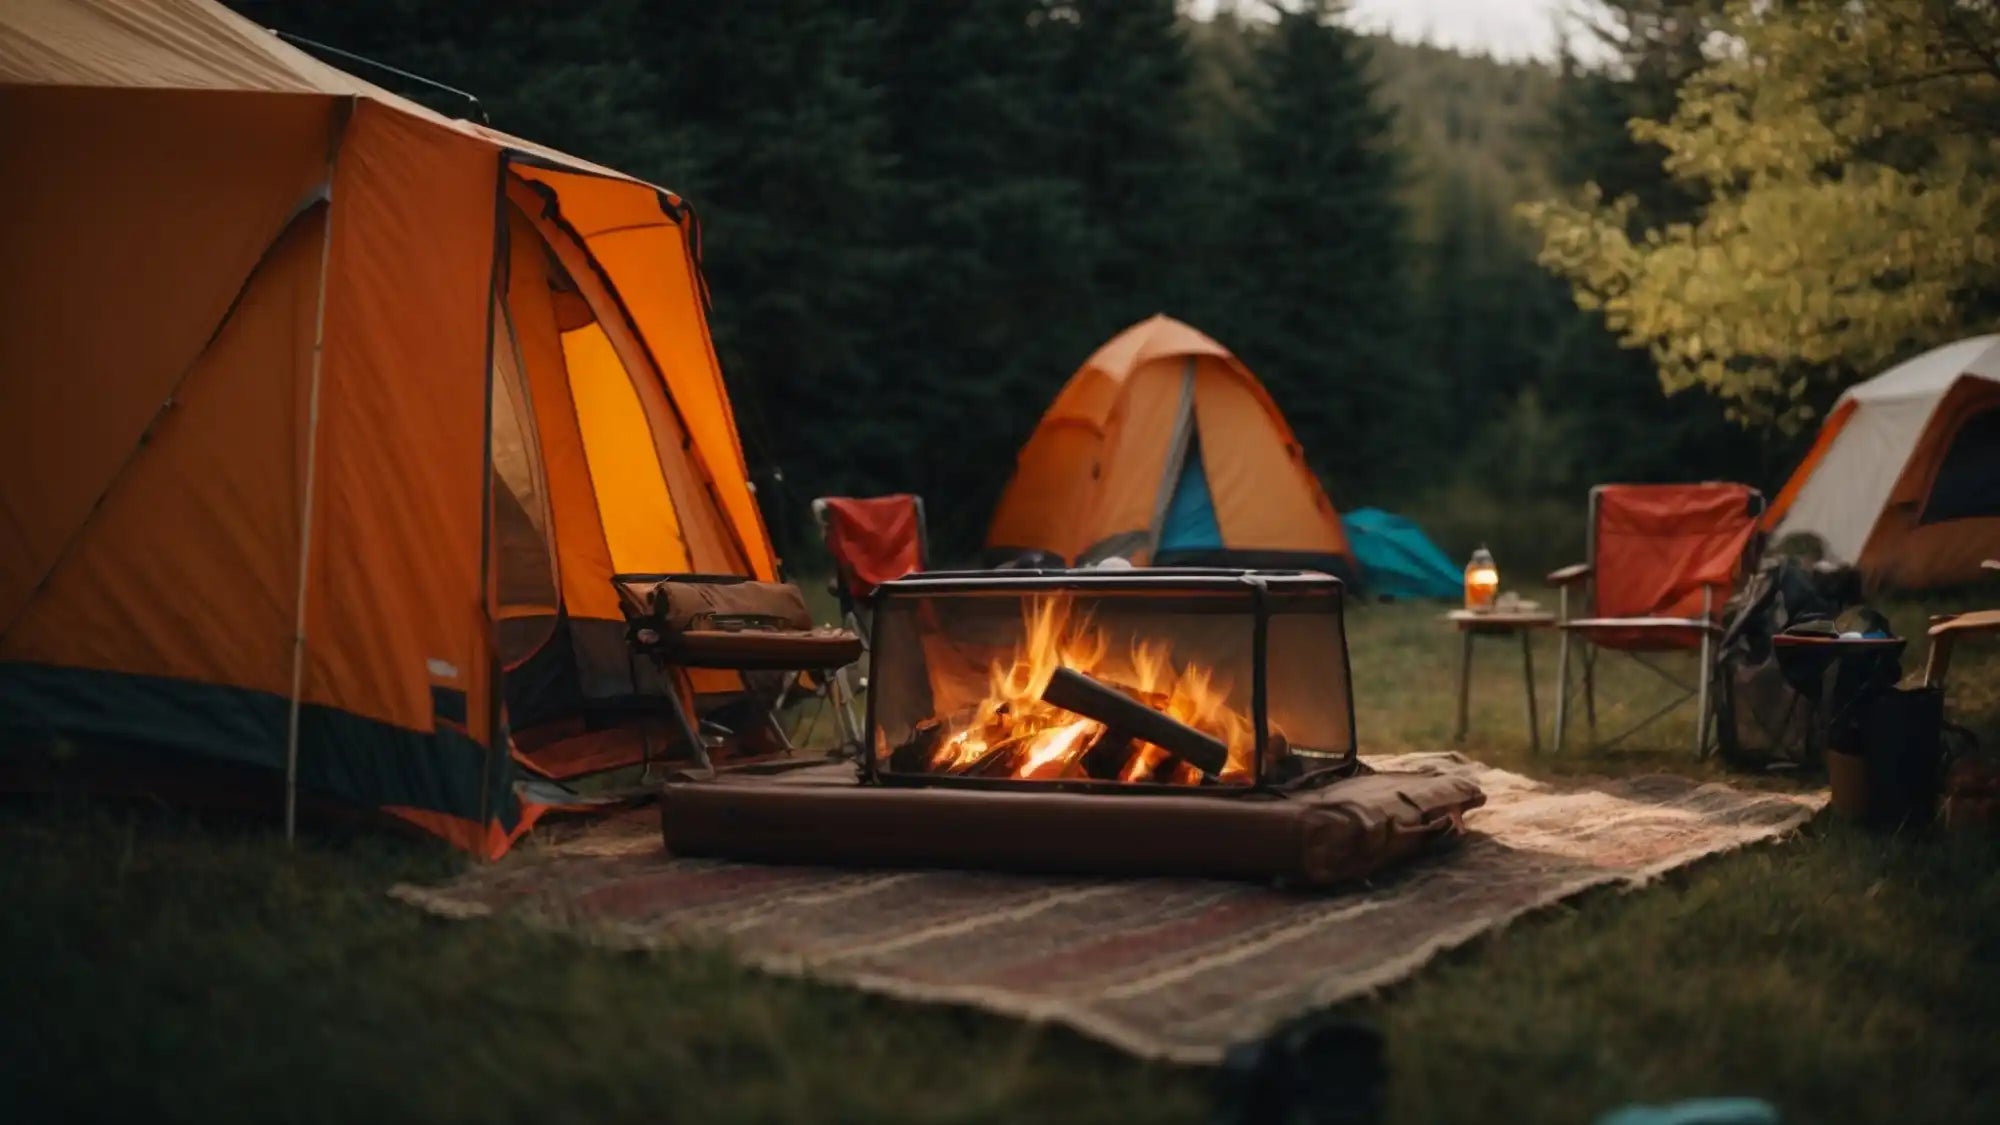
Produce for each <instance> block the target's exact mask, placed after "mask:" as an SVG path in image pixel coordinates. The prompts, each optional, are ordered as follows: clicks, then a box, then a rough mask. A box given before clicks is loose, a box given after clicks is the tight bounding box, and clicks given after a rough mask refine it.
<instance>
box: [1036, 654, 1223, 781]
mask: <svg viewBox="0 0 2000 1125" xmlns="http://www.w3.org/2000/svg"><path fill="white" fill-rule="evenodd" d="M1042 702H1044V703H1047V704H1048V705H1049V706H1051V707H1060V708H1062V709H1063V710H1065V711H1068V712H1070V713H1072V714H1075V715H1081V716H1082V717H1084V718H1086V719H1096V720H1097V721H1098V722H1100V723H1103V724H1104V725H1105V726H1106V727H1108V728H1110V729H1112V730H1119V731H1126V732H1129V734H1130V736H1131V737H1132V738H1135V739H1139V740H1142V741H1145V742H1150V743H1152V744H1153V745H1155V746H1157V747H1159V748H1160V749H1162V750H1165V751H1166V752H1167V753H1169V754H1171V755H1173V756H1174V757H1175V758H1178V759H1179V760H1181V761H1184V762H1187V763H1188V764H1189V765H1191V766H1193V767H1194V768H1195V769H1197V770H1200V771H1201V772H1202V773H1204V774H1208V775H1209V776H1211V777H1213V776H1215V775H1217V774H1220V773H1221V772H1222V768H1223V767H1224V766H1226V765H1228V764H1229V747H1228V745H1226V744H1225V743H1223V742H1222V741H1221V740H1220V739H1217V738H1214V737H1211V736H1210V735H1207V734H1204V733H1202V732H1201V731H1199V730H1196V729H1195V728H1193V727H1191V726H1188V725H1187V724H1186V723H1183V722H1181V721H1179V720H1178V719H1175V718H1173V717H1172V716H1171V715H1164V714H1161V713H1160V712H1159V711H1156V710H1154V709H1153V708H1151V707H1148V706H1146V705H1145V704H1144V703H1141V702H1140V701H1138V700H1136V699H1134V698H1132V697H1131V696H1130V695H1127V694H1126V693H1125V692H1123V691H1120V690H1118V689H1117V688H1115V687H1112V686H1111V685H1110V684H1107V683H1104V682H1102V681H1100V680H1097V679H1093V678H1092V677H1090V676H1086V675H1084V674H1083V673H1082V672H1079V671H1076V670H1075V669H1073V668H1067V667H1065V668H1058V669H1056V670H1055V674H1054V675H1052V676H1050V677H1049V686H1048V687H1046V688H1044V689H1042Z"/></svg>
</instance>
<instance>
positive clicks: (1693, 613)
mask: <svg viewBox="0 0 2000 1125" xmlns="http://www.w3.org/2000/svg"><path fill="white" fill-rule="evenodd" d="M1763 512H1764V494H1763V493H1761V492H1759V491H1757V490H1756V489H1754V488H1751V487H1749V486H1747V485H1741V484H1729V483H1725V482H1709V483H1704V484H1606V485H1599V486H1598V487H1596V488H1593V489H1591V490H1590V530H1589V540H1588V543H1587V555H1586V557H1587V558H1588V559H1589V561H1588V562H1585V563H1582V564H1579V565H1577V566H1569V567H1564V568H1563V569H1561V570H1558V571H1556V572H1555V573H1553V574H1551V575H1549V578H1548V580H1549V584H1550V585H1553V586H1555V587H1557V588H1558V589H1560V590H1561V592H1562V600H1561V606H1560V611H1559V613H1558V617H1557V622H1556V628H1557V629H1559V630H1560V631H1561V638H1562V640H1561V648H1560V655H1559V656H1558V657H1557V659H1556V663H1557V666H1558V668H1559V669H1560V670H1559V672H1558V673H1557V692H1556V737H1555V747H1556V749H1557V750H1558V751H1560V750H1561V749H1562V744H1563V731H1564V728H1565V727H1566V726H1567V725H1568V720H1569V697H1570V680H1569V653H1570V648H1571V647H1572V644H1573V643H1574V644H1578V645H1581V646H1582V648H1583V652H1582V658H1583V699H1584V707H1585V709H1586V711H1587V713H1588V715H1589V719H1590V728H1591V735H1592V737H1593V738H1594V737H1595V736H1596V733H1597V683H1596V679H1597V677H1596V665H1597V653H1598V651H1599V650H1602V649H1608V650H1611V651H1615V652H1623V653H1625V654H1626V655H1628V656H1631V657H1632V658H1633V659H1634V660H1636V661H1638V662H1639V663H1640V664H1642V665H1644V666H1645V667H1647V668H1649V669H1651V670H1652V671H1653V672H1654V673H1655V674H1657V675H1658V676H1660V677H1661V678H1662V679H1664V680H1666V681H1667V682H1668V683H1671V684H1673V685H1674V686H1675V687H1678V688H1680V689H1681V691H1682V694H1681V695H1679V696H1676V697H1675V698H1674V699H1673V701H1672V702H1670V703H1668V704H1667V705H1666V706H1664V707H1661V708H1660V709H1659V710H1657V711H1655V712H1653V713H1652V714H1651V715H1648V716H1647V717H1646V718H1644V719H1641V720H1640V721H1639V722H1638V723H1637V724H1635V725H1634V726H1632V727H1631V728H1630V729H1628V730H1626V731H1624V732H1623V733H1621V734H1619V735H1617V736H1616V737H1614V738H1612V739H1610V740H1608V741H1607V742H1604V743H1602V744H1600V745H1605V746H1608V745H1610V744H1611V743H1613V742H1617V741H1619V740H1621V739H1624V738H1626V737H1628V736H1629V735H1632V734H1634V733H1636V732H1637V731H1639V730H1640V729H1641V728H1643V727H1645V726H1647V725H1648V724H1650V723H1652V722H1653V721H1654V720H1656V719H1659V718H1662V717H1663V716H1665V715H1666V714H1667V713H1668V712H1669V711H1672V710H1673V709H1674V708H1675V707H1678V706H1680V705H1681V704H1682V703H1685V702H1686V701H1687V700H1689V699H1690V698H1692V699H1695V700H1696V701H1697V702H1696V707H1697V710H1698V711H1699V713H1700V718H1699V721H1698V728H1697V733H1696V736H1695V747H1696V750H1697V752H1698V753H1700V754H1702V755H1704V756H1706V755H1707V753H1708V737H1709V725H1710V724H1709V714H1708V708H1709V698H1710V690H1709V689H1710V687H1711V685H1712V683H1713V680H1714V675H1715V656H1716V643H1715V642H1716V639H1717V638H1718V637H1719V636H1720V634H1721V632H1722V621H1721V617H1722V609H1723V605H1724V603H1725V602H1727V601H1728V600H1729V595H1730V593H1731V592H1732V591H1733V590H1735V588H1736V586H1737V584H1738V583H1740V582H1741V581H1742V580H1743V578H1744V576H1745V575H1746V574H1747V573H1748V571H1749V568H1750V566H1752V565H1753V564H1754V563H1755V561H1756V558H1757V555H1758V554H1759V553H1760V548H1761V546H1762V544H1761V540H1760V535H1759V532H1758V526H1757V525H1758V520H1759V517H1760V516H1762V514H1763ZM1573 590H1574V591H1576V593H1577V595H1578V596H1577V598H1576V599H1575V600H1574V603H1573V601H1572V598H1571V592H1572V591H1573ZM1572 604H1575V605H1577V606H1578V608H1579V610H1580V614H1579V616H1577V617H1571V616H1570V607H1571V605H1572ZM1674 651H1697V652H1699V653H1700V660H1701V665H1700V669H1699V672H1698V676H1697V680H1696V683H1695V685H1694V686H1692V687H1690V686H1689V685H1688V684H1686V683H1684V682H1683V681H1681V680H1679V679H1677V678H1675V677H1674V676H1673V675H1672V674H1671V673H1669V672H1667V671H1666V670H1665V669H1663V668H1662V667H1660V666H1659V665H1658V664H1655V663H1653V662H1652V661H1651V660H1648V659H1647V654H1653V653H1662V652H1674Z"/></svg>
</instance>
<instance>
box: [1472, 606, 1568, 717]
mask: <svg viewBox="0 0 2000 1125" xmlns="http://www.w3.org/2000/svg"><path fill="white" fill-rule="evenodd" d="M1444 619H1445V620H1446V621H1449V622H1451V624H1452V625H1453V626H1455V627H1456V628H1457V629H1458V635H1459V654H1458V732H1457V733H1456V734H1454V735H1453V736H1452V737H1453V739H1454V740H1456V741H1459V742H1464V741H1465V732H1466V726H1467V711H1468V710H1469V709H1470V707H1471V702H1472V647H1473V646H1472V641H1473V638H1474V637H1515V636H1518V637H1520V638H1521V682H1522V686H1523V687H1524V688H1525V689H1526V691H1527V697H1528V745H1529V746H1531V747H1533V748H1534V749H1536V750H1540V749H1541V748H1542V734H1541V718H1540V716H1539V715H1537V714H1536V711H1535V647H1534V634H1535V632H1536V631H1537V630H1540V629H1553V628H1555V624H1556V618H1555V614H1552V613H1509V612H1503V611H1499V610H1494V611H1490V612H1480V611H1476V610H1469V609H1455V610H1452V611H1451V612H1450V613H1447V614H1445V615H1444Z"/></svg>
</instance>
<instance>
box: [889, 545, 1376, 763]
mask: <svg viewBox="0 0 2000 1125" xmlns="http://www.w3.org/2000/svg"><path fill="white" fill-rule="evenodd" d="M1347 671H1348V670H1347V647H1346V638H1345V633H1344V630H1343V627H1342V619H1341V584H1340V582H1339V581H1338V580H1337V579H1334V578H1331V577H1328V576H1325V575H1319V574H1304V573H1294V572H1255V571H1252V572H1244V571H1215V570H1172V569H1159V570H1141V571H1057V572H1012V573H1009V572H968V573H933V574H926V575H919V576H913V577H910V578H905V579H901V580H899V581H896V582H891V583H888V584H886V585H884V586H883V587H882V588H881V591H880V597H879V600H878V602H877V604H876V616H875V645H874V654H873V669H872V673H871V683H870V692H869V714H870V740H871V745H872V747H873V751H872V754H871V755H870V759H869V762H868V764H867V769H868V772H869V774H870V776H871V777H872V778H873V779H875V780H880V781H887V782H904V783H911V782H925V783H954V782H956V783H977V784H1012V783H1029V784H1032V783H1059V784H1067V785H1071V786H1098V785H1102V786H1218V787H1239V788H1240V787H1248V786H1253V785H1260V784H1262V785H1277V784H1285V783H1288V782H1291V781H1295V780H1297V779H1299V778H1301V777H1303V776H1306V775H1309V774H1316V773H1318V772H1320V771H1324V770H1328V769H1336V768H1344V767H1347V766H1350V765H1351V764H1352V763H1353V761H1354V725H1353V708H1352V705H1351V704H1352V700H1351V696H1350V691H1349V685H1348V675H1347Z"/></svg>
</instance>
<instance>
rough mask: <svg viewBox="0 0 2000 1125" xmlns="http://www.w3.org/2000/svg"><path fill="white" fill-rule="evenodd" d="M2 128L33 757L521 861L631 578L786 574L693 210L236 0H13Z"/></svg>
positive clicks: (23, 713) (14, 560) (5, 354)
mask: <svg viewBox="0 0 2000 1125" xmlns="http://www.w3.org/2000/svg"><path fill="white" fill-rule="evenodd" d="M0 136H4V137H5V138H6V142H5V144H4V145H0V183H5V184H6V197H7V205H6V212H7V218H6V221H5V223H4V224H0V277H4V278H5V279H6V280H5V282H4V285H5V295H4V298H3V299H0V726H11V727H14V728H16V729H20V728H26V729H28V730H30V731H36V732H43V733H50V732H56V733H63V734H69V735H78V736H86V737H94V738H110V739H119V740H126V739H131V740H142V741H143V742H144V743H145V744H146V745H149V746H154V747H161V746H164V747H169V748H173V749H177V750H180V751H185V752H189V753H191V754H194V755H205V756H207V757H209V758H211V759H219V760H223V761H228V762H234V763H239V764H249V765H253V766H260V767H268V768H270V769H273V770H284V771H286V775H287V777H288V779H290V783H288V785H287V793H288V798H287V801H288V804H287V807H288V809H289V807H290V801H291V796H290V795H291V794H295V793H297V792H301V791H302V792H305V793H307V794H309V795H319V796H325V797H331V798H334V799H337V800H340V801H344V802H349V803H356V804H360V805H363V806H367V807H372V808H377V809H381V810H385V811H387V812H389V813H392V814H394V815H396V816H399V817H402V818H404V819H406V820H409V821H412V822H415V823H416V824H419V825H421V826H423V827H425V828H428V829H430V830H432V831H434V832H436V833H438V834H440V835H442V836H444V837H446V838H448V839H450V840H452V841H453V842H455V843H457V844H459V845H460V846H462V847H465V848H467V849H469V850H472V851H474V852H477V853H480V854H482V855H495V854H498V853H499V852H501V851H503V850H505V848H506V847H507V846H508V844H509V843H510V842H511V841H512V840H513V839H514V838H515V837H517V836H518V835H519V833H521V832H522V831H524V830H525V828H526V827H527V825H528V824H529V823H530V822H531V821H532V820H533V818H534V816H535V814H536V811H537V810H536V808H535V807H534V806H533V805H531V804H527V803H525V802H524V801H523V799H522V798H521V797H520V796H519V795H518V792H517V790H516V788H515V786H514V780H515V777H516V771H515V769H514V766H515V762H516V759H515V757H514V755H512V754H510V745H511V742H510V730H509V726H508V723H509V720H510V718H511V721H512V727H513V729H514V730H517V731H518V730H519V729H520V728H521V727H523V726H526V725H529V724H530V723H533V722H543V721H554V720H557V719H559V718H561V717H562V716H563V715H564V714H565V713H566V712H573V711H575V710H576V709H578V708H580V707H582V706H584V705H586V704H587V703H588V702H589V701H591V700H593V699H601V698H603V697H605V696H608V695H616V694H619V693H629V692H631V691H632V690H634V689H635V687H637V686H638V685H636V684H635V683H634V682H633V678H632V673H631V672H630V670H629V666H628V662H627V661H626V658H625V651H624V648H623V645H622V641H621V638H620V633H619V630H620V626H619V613H618V609H617V603H616V600H615V598H614V596H613V589H612V586H611V583H610V577H611V575H612V574H613V573H614V572H633V571H647V572H659V571H700V572H711V573H730V574H744V575H754V576H756V577H759V578H771V577H773V575H774V571H775V569H776V561H775V559H774V558H773V555H772V550H771V545H770V540H769V537H768V536H767V534H766V532H765V529H764V527H763V525H762V523H761V520H760V518H759V516H758V513H757V508H756V506H755V503H754V499H753V497H752V494H751V489H750V487H749V485H748V483H747V477H746V473H745V468H744V461H743V455H742V451H741V447H740V445H739V443H738V438H737V433H736V426H735V422H734V419H733V417H732V415H731V411H730V404H729V399H728V395H727V393H726V391H725V388H724V385H723V380H722V375H721V371H720V369H719V367H718V365H717V363H716V359H715V354H714V351H713V348H712V346H711V344H710V340H709V336H708V329H707V324H706V320H705V313H704V298H703V288H702V281H701V278H700V273H699V269H698V263H697V260H696V255H695V247H696V246H698V237H697V235H696V233H695V231H694V227H693V224H694V218H693V215H692V214H691V213H690V212H689V210H688V208H687V206H686V204H685V203H684V202H683V201H682V200H680V199H679V198H677V197H676V196H674V195H673V194H672V193H670V192H666V191H662V190H660V189H658V188H655V187H653V186H651V185H648V184H645V183H641V182H639V181H637V180H633V179H631V178H629V177H627V176H624V175H622V174H620V173H618V172H615V171H612V170H610V169H607V168H602V167H599V166H597V165H594V164H591V163H589V162H587V161H583V160H579V159H576V158H574V157H570V156H566V155H564V154H562V153H559V152H555V151H553V150H551V149H547V148H544V147H541V146H538V145H535V144H532V143H530V142H526V141H522V140H519V139H517V138H514V137H509V136H507V135H505V134H503V133H500V132H497V131H494V130H492V129H488V128H484V127H481V126H478V125H474V124H470V123H467V122H464V121H456V120H450V119H447V118H445V117H443V116H441V115H439V114H437V113H434V112H431V111H430V110H428V109H425V108H423V107H421V106H418V105H416V104H414V103H412V102H409V101H406V100H403V99H401V98H398V97H396V96H394V95H392V94H389V93H387V92H385V91H383V90H381V89H378V88H376V87H374V86H371V85H369V84H367V83H365V82H363V81H361V80H359V79H357V78H354V77H352V76H351V75H348V74H346V73H344V72H342V71H339V70H337V69H334V68H332V67H330V66H327V65H325V64H323V63H321V62H319V61H317V60H315V59H313V58H311V57H310V56H308V55H306V54H304V53H303V52H300V51H298V50H295V49H293V48H291V47H289V46H287V45H286V44H284V43H283V42H281V41H280V40H279V39H277V38H276V37H275V36H273V35H272V34H270V33H269V32H267V31H265V30H263V29H261V28H259V27H257V26H255V25H254V24H251V23H250V22H248V21H246V20H243V19H242V18H240V17H238V16H236V15H235V14H233V13H231V12H229V11H228V10H227V9H225V8H223V7H221V6H219V5H217V4H214V3H210V2H208V0H11V2H10V3H8V4H6V5H0ZM707 686H710V687H727V686H729V685H728V684H727V683H711V684H709V685H707ZM503 701H504V703H503ZM510 708H511V711H512V714H511V715H510V714H509V711H510ZM5 741H6V740H5V739H0V743H4V742H5ZM162 760H167V759H162ZM171 760H174V761H186V760H190V759H187V758H175V759H171Z"/></svg>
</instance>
